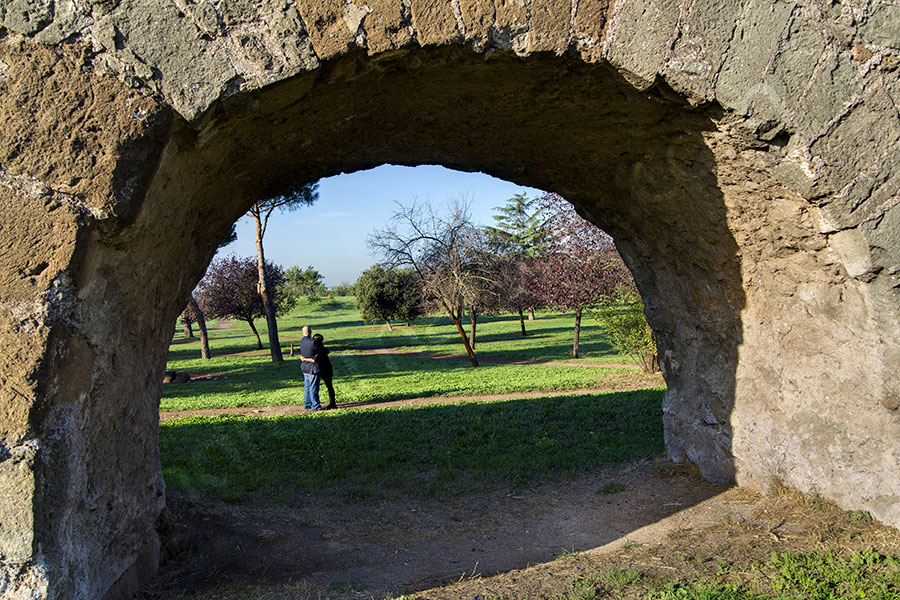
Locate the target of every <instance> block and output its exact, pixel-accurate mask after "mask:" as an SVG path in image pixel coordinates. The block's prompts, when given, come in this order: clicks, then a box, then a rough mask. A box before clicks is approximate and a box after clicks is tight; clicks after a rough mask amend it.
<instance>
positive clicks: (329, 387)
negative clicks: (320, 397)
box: [322, 377, 337, 408]
mask: <svg viewBox="0 0 900 600" xmlns="http://www.w3.org/2000/svg"><path fill="white" fill-rule="evenodd" d="M322 383H324V384H325V389H327V390H328V406H326V407H325V408H337V402H335V399H334V384H333V383H331V377H323V378H322Z"/></svg>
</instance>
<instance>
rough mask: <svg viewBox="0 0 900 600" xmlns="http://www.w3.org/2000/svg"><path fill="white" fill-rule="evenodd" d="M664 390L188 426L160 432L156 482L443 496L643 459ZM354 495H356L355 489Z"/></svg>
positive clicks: (658, 448) (187, 488) (217, 420)
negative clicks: (159, 472) (160, 478)
mask: <svg viewBox="0 0 900 600" xmlns="http://www.w3.org/2000/svg"><path fill="white" fill-rule="evenodd" d="M662 395H663V392H662V390H659V389H655V390H638V391H633V392H617V393H610V394H588V395H575V396H562V397H557V398H528V399H519V400H504V401H497V402H464V403H459V404H441V405H430V406H424V407H404V408H388V409H373V410H366V411H337V412H321V413H311V414H303V415H294V416H288V417H276V418H251V417H243V416H222V417H193V418H189V419H179V420H175V421H168V422H164V423H161V424H160V433H159V437H160V451H161V459H162V465H163V475H164V477H165V480H166V485H167V486H168V487H169V488H170V489H175V490H179V491H181V492H183V493H186V494H188V495H190V496H196V497H207V498H211V499H215V498H221V499H224V500H229V501H236V500H242V499H244V498H245V496H246V495H247V494H248V493H252V492H261V493H262V497H266V498H268V497H271V495H272V493H273V492H275V493H276V495H278V496H279V498H280V499H281V500H283V501H287V500H289V499H290V498H291V497H292V496H293V494H294V493H296V492H297V491H322V490H324V489H327V488H328V487H330V486H334V485H338V484H340V485H341V486H342V488H343V489H344V490H345V492H344V493H347V491H346V490H347V489H348V487H347V486H349V489H350V490H351V492H349V493H351V494H352V493H356V494H357V495H359V497H361V498H367V497H370V496H373V495H377V494H382V493H384V490H387V489H390V490H394V491H395V492H396V493H401V494H405V495H413V496H422V495H424V496H428V497H431V496H437V497H442V496H445V495H447V494H452V493H456V492H457V491H462V492H465V491H472V490H474V489H478V488H480V487H482V486H484V485H485V484H487V483H489V482H496V481H498V480H501V481H504V482H506V483H508V484H510V485H515V484H523V483H527V482H529V481H531V480H533V479H534V478H546V477H558V476H565V475H571V474H574V473H579V472H583V471H585V470H589V469H594V468H597V467H598V466H600V465H602V464H613V463H619V462H622V461H626V460H631V459H635V458H640V457H646V456H653V455H657V454H659V453H661V452H662V451H663V449H664V446H663V438H662V409H661V403H662ZM353 490H356V491H355V492H354V491H353Z"/></svg>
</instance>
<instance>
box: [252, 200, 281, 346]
mask: <svg viewBox="0 0 900 600" xmlns="http://www.w3.org/2000/svg"><path fill="white" fill-rule="evenodd" d="M254 218H255V219H256V268H257V270H258V271H259V284H258V288H259V297H260V298H261V299H262V304H263V310H265V312H266V330H267V331H268V333H269V354H271V356H272V362H276V363H280V362H284V356H282V354H281V342H279V341H278V322H277V321H276V320H275V304H274V303H273V302H272V297H271V290H269V278H268V277H266V269H265V264H266V258H265V255H264V254H263V243H262V236H263V231H262V222H260V219H259V216H258V215H254ZM257 337H259V335H257ZM260 348H262V346H260Z"/></svg>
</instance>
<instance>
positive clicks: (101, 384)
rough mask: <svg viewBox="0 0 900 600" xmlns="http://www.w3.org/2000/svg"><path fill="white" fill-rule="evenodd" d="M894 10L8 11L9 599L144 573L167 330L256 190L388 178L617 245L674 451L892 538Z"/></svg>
mask: <svg viewBox="0 0 900 600" xmlns="http://www.w3.org/2000/svg"><path fill="white" fill-rule="evenodd" d="M898 24H900V6H898V5H897V4H896V3H894V2H888V1H880V0H853V1H847V2H824V1H816V0H807V1H803V2H781V1H775V2H772V1H768V0H766V1H763V0H746V1H742V0H726V1H722V2H697V1H695V0H618V1H616V2H609V1H607V0H570V1H565V2H564V1H558V0H542V1H541V0H497V1H496V2H489V1H483V0H436V1H429V0H396V1H395V0H368V1H367V2H363V1H362V0H340V1H337V0H297V1H292V0H254V1H252V2H251V1H249V0H3V1H2V2H0V254H2V261H0V339H2V346H3V350H4V357H5V360H4V361H2V364H0V395H2V396H0V401H2V407H3V411H2V413H0V494H2V498H0V597H3V598H16V599H41V600H44V599H53V600H57V599H59V600H62V599H66V600H68V599H72V600H75V599H79V600H82V599H98V600H116V599H119V598H129V597H131V596H132V595H133V594H134V592H135V591H136V590H137V589H138V588H139V586H140V585H141V583H142V582H143V581H144V580H146V578H147V577H149V576H150V575H152V574H153V573H154V572H155V570H156V568H157V564H158V558H159V544H158V541H157V537H156V533H155V524H156V520H157V517H158V515H159V513H160V511H161V509H162V507H163V506H164V503H165V490H164V485H163V482H162V478H161V476H160V471H159V454H158V449H157V426H158V414H157V410H158V403H159V397H160V393H161V380H162V373H163V370H164V367H165V357H166V349H167V343H168V338H169V337H170V335H171V331H172V325H173V322H174V320H175V318H176V316H177V314H178V313H179V312H180V310H181V309H182V308H183V306H184V305H185V303H186V300H187V296H188V294H189V293H190V291H191V290H192V288H193V287H194V285H195V284H196V282H197V281H198V280H199V278H200V277H201V276H202V274H203V272H204V270H205V268H206V266H207V264H208V263H209V261H210V259H211V257H212V255H213V254H214V252H215V249H216V246H217V242H218V240H220V239H221V238H222V235H223V233H224V232H225V231H226V230H227V228H228V227H229V226H230V225H231V223H233V222H234V221H235V219H236V218H237V217H239V216H240V215H241V214H242V213H243V212H244V211H245V210H246V209H247V207H248V206H249V205H250V204H251V203H252V202H253V201H254V200H256V199H259V198H262V197H267V196H270V195H273V194H276V193H279V192H282V191H284V190H286V189H288V188H289V187H290V186H292V185H296V184H298V183H303V182H307V181H314V180H317V179H319V178H321V177H325V176H330V175H334V174H337V173H340V172H349V171H354V170H359V169H364V168H370V167H373V166H376V165H379V164H382V163H386V162H390V163H395V164H410V165H412V164H426V163H427V164H443V165H445V166H447V167H451V168H456V169H461V170H480V171H485V172H487V173H490V174H492V175H495V176H498V177H502V178H505V179H508V180H511V181H514V182H517V183H520V184H523V185H529V186H534V187H537V188H541V189H547V190H552V191H555V192H558V193H560V194H562V195H563V196H564V197H566V198H567V199H569V200H570V201H572V202H573V203H574V204H575V205H576V206H577V207H578V209H579V210H580V211H581V212H582V214H584V215H585V216H586V217H587V218H589V219H591V220H592V221H593V222H595V223H597V224H598V225H600V226H601V227H603V228H605V229H606V230H607V231H609V232H610V233H611V234H613V235H614V237H615V239H616V243H617V245H618V247H619V249H620V251H621V253H622V255H623V257H624V258H625V260H626V262H627V264H628V265H629V267H630V268H631V269H632V271H633V273H634V275H635V279H636V281H637V283H638V285H639V288H640V291H641V293H642V295H643V297H644V299H645V305H646V312H647V316H648V318H649V320H650V323H651V325H652V326H653V328H654V330H655V331H656V333H657V336H658V340H659V353H660V363H661V365H662V366H663V370H664V375H665V378H666V383H667V386H668V391H667V392H666V396H665V401H664V425H665V436H666V444H667V449H668V452H669V455H670V456H671V457H672V458H673V459H674V460H677V461H689V462H691V463H694V464H696V465H697V466H698V467H699V468H700V470H701V471H702V473H703V474H704V476H706V477H707V478H709V479H712V480H717V481H735V482H737V483H738V484H741V485H746V486H752V487H756V488H761V489H767V488H768V487H770V486H771V485H773V484H778V485H785V486H789V487H793V488H796V489H799V490H801V491H803V492H807V493H811V494H819V495H821V496H823V497H825V498H829V499H831V500H833V501H835V502H836V503H837V504H838V505H840V506H842V507H844V508H847V509H854V510H868V511H870V512H871V513H872V514H873V515H874V516H875V517H876V518H877V519H879V520H881V521H883V522H885V523H888V524H891V525H893V526H895V527H900V491H898V490H900V409H898V407H900V376H898V375H897V373H898V372H900V152H898V150H900V113H898V106H900V26H898Z"/></svg>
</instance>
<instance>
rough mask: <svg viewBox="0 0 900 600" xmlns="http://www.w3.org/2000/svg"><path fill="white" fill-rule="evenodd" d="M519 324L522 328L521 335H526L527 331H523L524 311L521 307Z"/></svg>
mask: <svg viewBox="0 0 900 600" xmlns="http://www.w3.org/2000/svg"><path fill="white" fill-rule="evenodd" d="M519 326H520V327H521V328H522V337H525V336H526V335H528V332H527V331H525V313H524V312H523V311H522V309H521V308H520V309H519Z"/></svg>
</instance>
